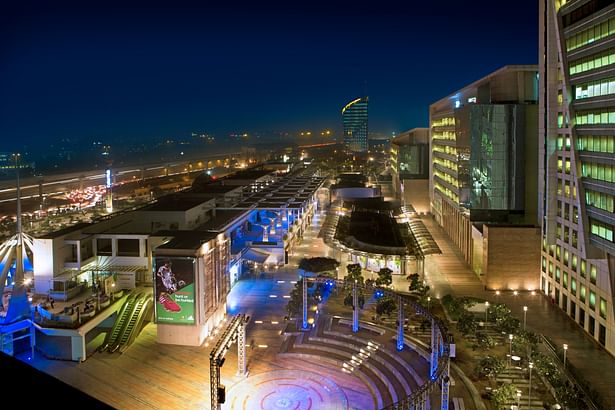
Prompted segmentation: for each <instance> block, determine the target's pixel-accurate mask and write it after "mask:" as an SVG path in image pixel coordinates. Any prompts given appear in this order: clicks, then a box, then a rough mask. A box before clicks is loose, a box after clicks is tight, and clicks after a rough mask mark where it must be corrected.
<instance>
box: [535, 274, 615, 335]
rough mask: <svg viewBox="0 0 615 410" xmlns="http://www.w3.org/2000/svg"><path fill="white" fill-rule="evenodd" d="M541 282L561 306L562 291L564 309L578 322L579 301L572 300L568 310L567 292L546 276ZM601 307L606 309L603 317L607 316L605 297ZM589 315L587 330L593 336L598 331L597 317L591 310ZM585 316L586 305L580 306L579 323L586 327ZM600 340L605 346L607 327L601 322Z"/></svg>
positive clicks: (599, 329)
mask: <svg viewBox="0 0 615 410" xmlns="http://www.w3.org/2000/svg"><path fill="white" fill-rule="evenodd" d="M541 282H542V283H541V287H542V290H543V292H544V293H545V294H547V295H552V297H554V299H555V303H557V305H558V306H560V293H561V299H562V305H561V307H562V309H563V310H564V311H565V312H566V313H567V314H569V315H570V317H571V318H572V319H573V320H574V321H575V322H576V321H577V302H576V301H575V300H570V310H568V306H569V305H568V296H567V295H566V293H564V292H560V288H559V287H558V286H557V285H555V286H553V283H552V282H551V281H550V280H548V279H547V278H545V277H544V276H543V277H542V281H541ZM553 288H555V289H553ZM603 301H604V303H603ZM600 309H601V310H603V311H604V316H603V318H606V300H604V299H601V300H600ZM587 316H588V317H589V320H588V323H587V332H588V333H589V334H590V335H591V336H594V335H595V333H596V319H595V318H594V316H593V315H592V314H591V312H589V314H588V315H587ZM601 316H602V314H601ZM585 318H586V315H585V307H584V306H583V307H582V306H579V314H578V323H579V325H580V326H581V327H582V328H583V329H585V328H586V327H585ZM598 342H599V343H600V344H602V345H603V346H606V327H605V326H604V325H603V324H601V323H598Z"/></svg>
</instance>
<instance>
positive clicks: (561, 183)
mask: <svg viewBox="0 0 615 410" xmlns="http://www.w3.org/2000/svg"><path fill="white" fill-rule="evenodd" d="M557 195H558V196H562V195H563V196H564V197H566V198H573V199H576V198H577V190H576V188H575V186H574V184H573V183H572V181H568V180H561V179H558V180H557Z"/></svg>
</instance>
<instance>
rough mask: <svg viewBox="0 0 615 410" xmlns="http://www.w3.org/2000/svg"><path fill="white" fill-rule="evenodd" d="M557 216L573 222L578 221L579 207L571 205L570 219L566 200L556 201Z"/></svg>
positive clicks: (568, 205)
mask: <svg viewBox="0 0 615 410" xmlns="http://www.w3.org/2000/svg"><path fill="white" fill-rule="evenodd" d="M557 216H559V217H562V218H564V219H565V220H567V221H570V220H571V221H572V222H574V223H575V224H576V223H579V208H577V207H576V206H574V205H573V206H572V219H570V204H569V203H567V202H562V201H559V200H558V201H557Z"/></svg>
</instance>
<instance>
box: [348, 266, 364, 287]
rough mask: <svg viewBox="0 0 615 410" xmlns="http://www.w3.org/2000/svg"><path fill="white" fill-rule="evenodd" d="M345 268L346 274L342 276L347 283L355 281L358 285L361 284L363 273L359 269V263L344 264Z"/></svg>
mask: <svg viewBox="0 0 615 410" xmlns="http://www.w3.org/2000/svg"><path fill="white" fill-rule="evenodd" d="M346 270H347V271H348V275H346V277H345V278H344V280H345V281H346V282H347V283H354V282H355V281H356V282H357V284H359V285H363V282H364V279H363V273H362V271H361V265H359V264H358V263H352V264H350V265H346Z"/></svg>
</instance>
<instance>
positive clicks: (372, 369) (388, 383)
mask: <svg viewBox="0 0 615 410" xmlns="http://www.w3.org/2000/svg"><path fill="white" fill-rule="evenodd" d="M299 349H305V350H306V351H308V352H310V351H312V352H321V353H322V354H324V355H327V356H331V355H335V357H337V358H338V360H341V361H342V362H350V360H351V359H352V355H353V354H354V352H352V351H348V350H342V349H338V348H336V347H331V346H328V345H324V344H319V343H318V342H315V343H304V344H302V345H300V346H295V348H294V349H293V351H296V350H297V351H298V350H299ZM376 363H377V362H375V363H370V361H369V360H364V361H363V363H362V364H361V366H359V368H361V369H362V370H363V371H364V372H366V370H367V371H369V373H371V375H370V376H371V377H373V379H372V380H373V381H374V382H376V383H377V384H379V383H381V384H382V386H384V388H385V389H386V391H387V392H388V394H387V395H386V396H385V394H384V392H383V391H382V390H380V392H381V394H382V397H383V402H384V404H385V405H389V404H393V403H396V402H397V401H398V399H399V396H398V391H399V390H400V389H401V385H399V383H398V382H397V379H395V377H394V376H393V375H392V374H391V373H390V372H388V371H386V369H384V370H385V371H386V374H385V372H383V369H381V368H379V365H376ZM340 368H341V364H340ZM355 369H356V368H355ZM366 373H368V372H366ZM382 386H381V387H382ZM387 399H388V400H390V401H388V400H387Z"/></svg>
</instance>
